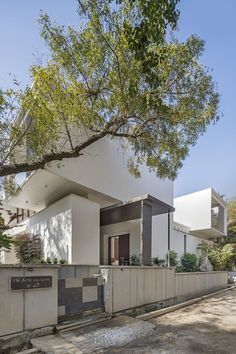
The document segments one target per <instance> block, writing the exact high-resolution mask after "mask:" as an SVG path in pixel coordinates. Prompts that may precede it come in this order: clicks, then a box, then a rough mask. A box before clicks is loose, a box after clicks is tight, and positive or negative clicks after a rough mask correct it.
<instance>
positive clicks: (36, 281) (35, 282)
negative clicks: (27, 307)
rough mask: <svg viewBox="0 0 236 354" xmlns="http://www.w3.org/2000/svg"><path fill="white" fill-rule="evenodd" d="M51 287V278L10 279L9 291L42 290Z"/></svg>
mask: <svg viewBox="0 0 236 354" xmlns="http://www.w3.org/2000/svg"><path fill="white" fill-rule="evenodd" d="M51 287H52V277H51V276H32V277H28V276H26V277H11V290H29V289H44V288H51Z"/></svg>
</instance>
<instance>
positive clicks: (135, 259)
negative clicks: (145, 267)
mask: <svg viewBox="0 0 236 354" xmlns="http://www.w3.org/2000/svg"><path fill="white" fill-rule="evenodd" d="M129 261H130V265H131V266H140V265H141V262H140V258H139V257H138V256H137V255H136V254H133V255H132V256H131V257H130V259H129Z"/></svg>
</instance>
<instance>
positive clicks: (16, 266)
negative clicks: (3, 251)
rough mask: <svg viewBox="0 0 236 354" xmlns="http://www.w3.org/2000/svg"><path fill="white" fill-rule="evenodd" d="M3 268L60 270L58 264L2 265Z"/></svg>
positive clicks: (0, 265) (0, 266)
mask: <svg viewBox="0 0 236 354" xmlns="http://www.w3.org/2000/svg"><path fill="white" fill-rule="evenodd" d="M1 268H49V269H51V268H60V265H59V264H58V265H57V264H31V263H29V264H28V263H27V264H0V269H1Z"/></svg>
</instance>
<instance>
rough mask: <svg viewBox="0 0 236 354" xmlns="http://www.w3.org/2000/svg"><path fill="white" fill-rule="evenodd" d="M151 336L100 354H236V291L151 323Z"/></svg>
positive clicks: (213, 297) (227, 292)
mask: <svg viewBox="0 0 236 354" xmlns="http://www.w3.org/2000/svg"><path fill="white" fill-rule="evenodd" d="M149 322H151V323H152V324H154V325H156V328H155V329H154V331H153V332H152V334H151V335H147V336H145V337H144V338H141V339H138V340H135V341H133V342H132V343H129V344H128V345H125V346H123V347H122V348H113V349H111V348H110V349H109V350H103V351H100V353H124V354H131V353H132V354H138V353H139V354H140V353H145V354H146V353H149V354H151V353H162V354H165V353H178V354H185V353H186V354H191V353H194V354H202V353H212V354H213V353H214V354H221V353H224V354H226V353H229V354H234V353H236V289H233V290H229V291H226V292H222V293H220V294H218V295H216V296H212V297H210V298H209V299H207V300H204V301H201V302H199V303H197V304H195V305H191V306H188V307H185V308H183V309H180V310H177V311H175V312H171V313H169V314H167V315H164V316H161V317H157V318H155V319H152V320H150V321H149Z"/></svg>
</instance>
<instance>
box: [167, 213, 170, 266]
mask: <svg viewBox="0 0 236 354" xmlns="http://www.w3.org/2000/svg"><path fill="white" fill-rule="evenodd" d="M167 266H168V267H170V211H169V210H168V252H167Z"/></svg>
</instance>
